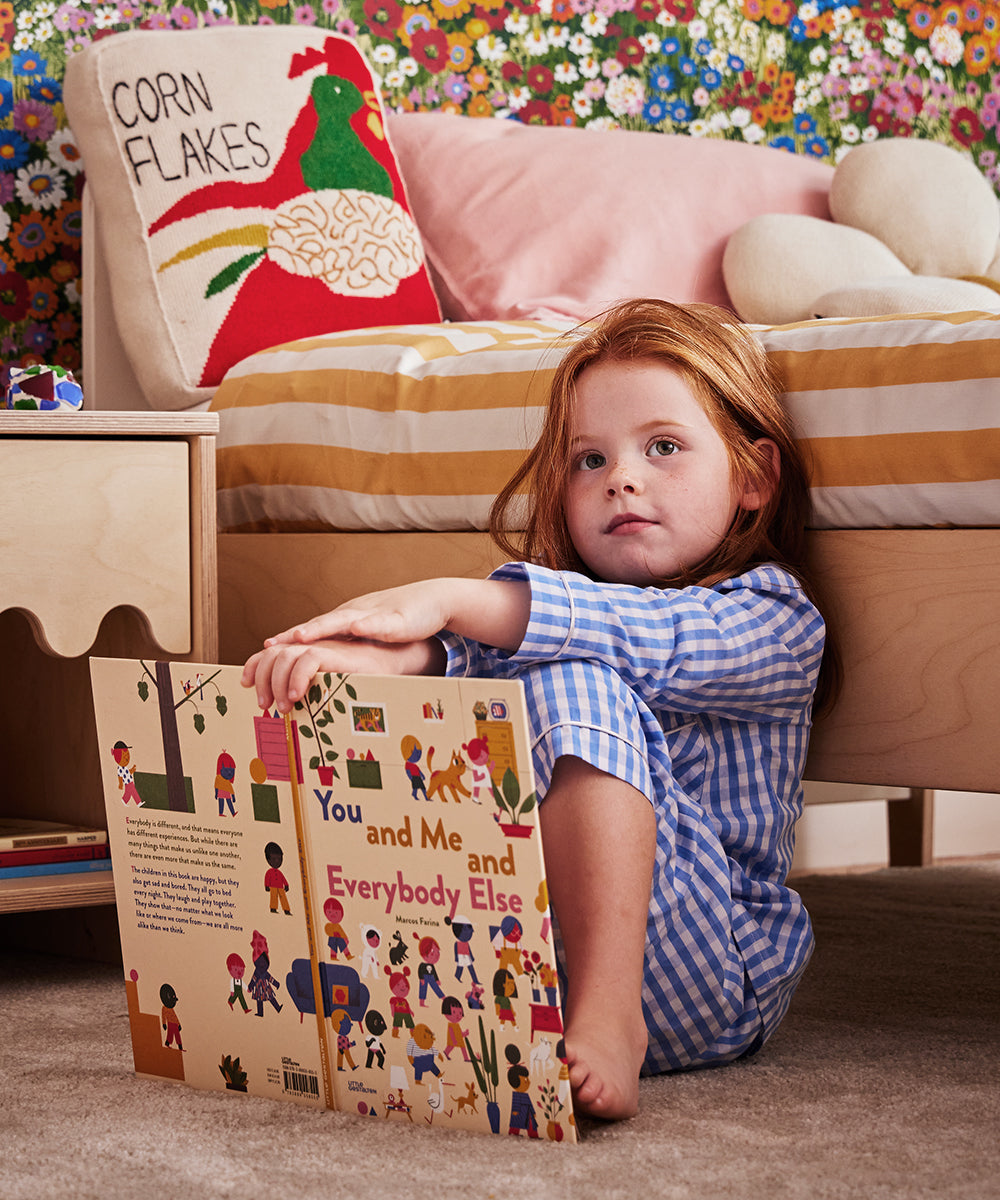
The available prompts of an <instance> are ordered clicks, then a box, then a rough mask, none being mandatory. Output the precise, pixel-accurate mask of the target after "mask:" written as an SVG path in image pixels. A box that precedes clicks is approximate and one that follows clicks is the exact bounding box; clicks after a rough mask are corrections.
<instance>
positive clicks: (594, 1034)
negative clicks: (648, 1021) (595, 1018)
mask: <svg viewBox="0 0 1000 1200" xmlns="http://www.w3.org/2000/svg"><path fill="white" fill-rule="evenodd" d="M565 1041H566V1061H567V1064H568V1066H569V1082H570V1086H571V1087H572V1089H573V1103H574V1105H575V1107H576V1109H577V1110H578V1111H579V1112H581V1113H583V1114H585V1115H586V1116H589V1117H597V1118H599V1119H600V1120H603V1121H621V1120H624V1119H625V1118H627V1117H634V1116H635V1114H636V1113H637V1112H638V1111H639V1070H640V1068H641V1066H642V1060H643V1058H644V1056H645V1053H646V1027H645V1024H642V1025H641V1028H636V1027H634V1026H633V1025H629V1026H628V1028H622V1027H621V1026H620V1025H618V1024H617V1023H613V1027H612V1025H611V1024H609V1023H607V1022H604V1023H601V1024H598V1025H596V1026H593V1025H590V1024H589V1023H586V1024H585V1023H582V1022H578V1021H577V1022H571V1023H569V1024H567V1027H566V1039H565Z"/></svg>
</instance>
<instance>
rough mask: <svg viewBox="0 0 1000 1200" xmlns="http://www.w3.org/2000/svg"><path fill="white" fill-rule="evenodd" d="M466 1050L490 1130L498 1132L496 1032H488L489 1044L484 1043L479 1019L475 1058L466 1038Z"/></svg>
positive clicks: (484, 1029) (484, 1031)
mask: <svg viewBox="0 0 1000 1200" xmlns="http://www.w3.org/2000/svg"><path fill="white" fill-rule="evenodd" d="M465 1045H466V1049H467V1050H468V1051H469V1057H470V1058H471V1059H472V1069H473V1071H475V1073H476V1083H478V1084H479V1090H480V1091H481V1092H482V1093H483V1095H484V1096H485V1098H486V1115H487V1117H489V1121H490V1129H492V1130H493V1132H494V1133H499V1132H500V1105H499V1104H498V1103H497V1085H498V1084H499V1082H500V1072H499V1069H498V1066H497V1037H496V1031H495V1030H493V1029H491V1030H490V1039H489V1044H488V1045H487V1042H486V1028H485V1026H484V1025H483V1018H482V1017H480V1018H479V1047H480V1054H479V1056H478V1057H477V1056H476V1052H475V1051H474V1050H473V1049H472V1043H471V1042H470V1041H469V1039H468V1037H466V1039H465Z"/></svg>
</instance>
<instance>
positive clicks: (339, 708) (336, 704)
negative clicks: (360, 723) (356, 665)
mask: <svg viewBox="0 0 1000 1200" xmlns="http://www.w3.org/2000/svg"><path fill="white" fill-rule="evenodd" d="M336 680H337V682H336V685H334V676H333V675H332V674H331V673H330V672H329V671H327V673H326V674H325V675H324V676H323V683H322V686H321V685H320V684H319V682H316V683H314V684H313V685H312V687H310V689H309V691H308V692H307V693H306V694H305V696H304V697H303V698H302V699H301V700H299V701H298V703H297V704H296V705H295V708H296V710H297V711H299V712H303V713H305V715H306V716H307V717H308V721H309V723H308V724H306V723H304V722H302V721H300V722H299V732H300V733H301V735H302V736H303V737H304V738H309V739H310V740H313V739H314V740H315V742H316V749H317V751H318V753H317V754H313V755H312V756H311V757H310V759H309V769H310V770H312V771H316V772H318V774H319V781H320V783H322V784H323V785H324V786H325V787H329V786H330V784H332V783H333V781H334V780H335V779H339V778H340V775H339V774H338V773H337V768H336V767H335V766H334V763H335V762H336V760H337V758H338V754H337V751H336V750H334V749H333V739H332V738H331V737H330V735H329V733H327V731H326V730H327V726H328V725H332V724H333V723H334V721H335V720H336V717H335V716H334V712H337V713H339V714H340V715H341V716H343V715H344V714H345V713H346V712H347V706H346V705H345V704H344V702H343V700H341V699H340V698H339V697H338V695H337V693H338V692H339V691H340V690H341V689H343V690H344V692H345V693H346V694H347V695H348V696H349V697H350V698H351V699H352V700H357V698H358V694H357V692H356V691H355V690H354V688H353V687H352V686H351V684H349V683H348V682H347V680H348V676H346V675H340V674H338V675H337V676H336ZM331 706H332V708H333V710H334V711H333V712H331V711H330V710H331Z"/></svg>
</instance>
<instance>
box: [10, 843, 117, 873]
mask: <svg viewBox="0 0 1000 1200" xmlns="http://www.w3.org/2000/svg"><path fill="white" fill-rule="evenodd" d="M110 857H111V848H110V847H109V846H108V844H107V842H104V843H101V844H98V843H96V842H95V843H90V844H87V843H83V844H82V845H79V846H41V847H38V848H36V849H29V850H0V867H23V866H27V865H28V864H29V863H58V862H75V861H77V860H79V859H91V858H110Z"/></svg>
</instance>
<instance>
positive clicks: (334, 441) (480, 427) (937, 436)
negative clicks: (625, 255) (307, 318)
mask: <svg viewBox="0 0 1000 1200" xmlns="http://www.w3.org/2000/svg"><path fill="white" fill-rule="evenodd" d="M571 328H572V325H571V323H569V322H542V321H531V320H524V321H507V322H499V321H481V322H470V323H455V324H442V325H416V326H396V327H392V328H388V327H386V328H378V329H366V330H358V331H351V332H345V333H338V334H334V335H331V336H329V337H322V338H311V339H306V340H302V341H297V342H293V343H289V344H286V345H283V346H277V347H275V348H273V349H270V350H266V351H263V352H261V353H258V354H254V355H252V356H251V357H249V358H247V359H244V360H243V361H242V362H241V363H239V364H238V365H237V366H236V367H234V368H233V369H231V370H230V371H229V373H228V375H227V376H226V378H225V379H224V381H223V382H222V384H221V385H220V387H219V388H218V390H217V392H216V394H215V397H214V399H213V401H212V405H211V407H212V408H213V409H214V410H216V411H217V412H218V413H219V421H220V433H219V440H218V447H219V451H218V476H219V478H218V483H219V495H218V499H219V522H220V528H221V529H222V530H224V531H227V532H270V531H275V532H280V531H317V530H433V531H448V530H455V531H459V530H476V529H484V528H485V527H486V523H487V514H488V511H489V506H490V503H491V502H492V499H493V497H494V495H495V494H496V492H497V491H498V490H499V489H500V487H501V486H502V485H503V484H504V482H505V481H506V480H507V478H508V477H509V476H510V474H511V473H512V472H513V470H514V468H515V466H516V465H517V463H518V462H519V461H520V458H521V456H522V455H523V453H524V451H525V449H526V447H528V446H530V445H531V443H532V442H533V441H534V439H535V437H536V435H537V432H538V429H539V427H540V422H541V416H542V409H543V407H544V403H545V395H546V390H547V385H548V381H549V379H550V378H551V374H552V371H553V370H554V368H555V366H556V364H557V363H558V360H559V357H560V354H561V353H562V351H561V349H560V345H559V340H560V337H561V336H562V335H565V334H567V333H568V332H569V331H570V330H571ZM754 332H755V334H756V335H757V336H758V337H759V338H760V339H761V341H762V343H763V345H764V347H765V349H766V350H767V352H768V354H769V356H770V357H771V359H772V361H773V362H774V364H775V366H776V368H777V370H778V373H779V376H780V378H781V380H782V382H783V385H784V389H785V402H786V403H787V405H788V409H789V412H790V413H791V415H792V418H793V421H794V423H795V428H796V432H797V436H798V438H799V440H800V443H801V445H802V448H803V450H804V452H805V453H806V455H807V461H809V463H810V469H811V479H812V499H813V515H812V521H811V524H812V525H813V527H815V528H835V529H857V528H888V527H928V526H993V525H996V524H997V518H998V515H1000V314H985V313H949V314H941V315H938V314H929V315H914V316H902V317H900V316H893V317H884V318H875V319H872V318H866V319H827V320H822V321H809V322H803V323H800V324H797V325H787V326H775V327H766V328H765V327H754Z"/></svg>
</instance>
